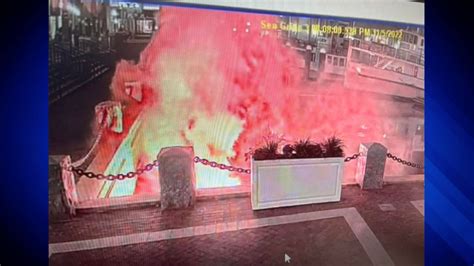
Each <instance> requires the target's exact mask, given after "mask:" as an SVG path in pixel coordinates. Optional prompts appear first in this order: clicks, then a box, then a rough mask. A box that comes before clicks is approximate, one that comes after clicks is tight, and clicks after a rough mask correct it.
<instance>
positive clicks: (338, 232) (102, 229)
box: [50, 182, 424, 265]
mask: <svg viewBox="0 0 474 266" xmlns="http://www.w3.org/2000/svg"><path fill="white" fill-rule="evenodd" d="M423 197H424V193H423V182H409V183H401V184H391V185H386V186H385V187H384V189H382V190H379V191H361V190H360V189H359V188H358V187H356V186H346V187H344V188H343V191H342V200H341V202H338V203H327V204H313V205H305V206H298V207H288V208H278V209H270V210H261V211H252V210H251V206H250V198H248V197H242V198H231V199H223V200H206V201H199V202H197V204H196V206H195V207H194V208H193V209H190V210H179V211H165V212H161V211H160V210H159V208H157V207H156V206H148V207H142V208H135V209H127V210H115V211H108V212H104V213H83V214H80V215H79V216H77V217H75V218H73V219H72V220H70V221H66V222H61V223H56V224H52V225H51V228H50V243H51V244H50V253H51V256H50V264H51V265H242V264H243V265H256V264H258V265H261V264H264V265H280V264H281V265H283V264H284V255H285V254H288V255H289V256H290V257H291V258H292V259H291V264H293V265H423V263H424V260H423V256H424V255H423V231H424V228H423V212H422V211H423V203H424V201H423Z"/></svg>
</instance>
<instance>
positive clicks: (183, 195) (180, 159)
mask: <svg viewBox="0 0 474 266" xmlns="http://www.w3.org/2000/svg"><path fill="white" fill-rule="evenodd" d="M158 163H159V166H158V170H159V173H160V187H161V200H160V201H161V209H162V210H165V209H182V208H187V207H191V206H193V205H194V201H195V199H196V175H195V173H194V150H193V148H192V147H169V148H163V149H161V151H160V153H159V154H158Z"/></svg>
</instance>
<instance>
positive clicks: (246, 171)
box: [194, 156, 250, 174]
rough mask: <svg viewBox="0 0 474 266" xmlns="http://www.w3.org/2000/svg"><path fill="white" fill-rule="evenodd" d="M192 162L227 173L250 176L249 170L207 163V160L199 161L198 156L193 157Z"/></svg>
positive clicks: (211, 162) (212, 162)
mask: <svg viewBox="0 0 474 266" xmlns="http://www.w3.org/2000/svg"><path fill="white" fill-rule="evenodd" d="M194 162H195V163H201V164H203V165H209V166H210V167H212V168H219V169H220V170H227V171H229V172H237V173H245V174H250V169H244V168H240V167H234V166H232V165H225V164H223V163H217V162H214V161H209V160H207V159H201V158H199V157H198V156H196V157H194Z"/></svg>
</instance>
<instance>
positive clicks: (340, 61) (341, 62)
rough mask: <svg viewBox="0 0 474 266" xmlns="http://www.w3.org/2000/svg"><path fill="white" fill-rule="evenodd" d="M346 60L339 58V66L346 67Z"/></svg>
mask: <svg viewBox="0 0 474 266" xmlns="http://www.w3.org/2000/svg"><path fill="white" fill-rule="evenodd" d="M345 63H346V62H345V60H344V58H339V66H344V65H345Z"/></svg>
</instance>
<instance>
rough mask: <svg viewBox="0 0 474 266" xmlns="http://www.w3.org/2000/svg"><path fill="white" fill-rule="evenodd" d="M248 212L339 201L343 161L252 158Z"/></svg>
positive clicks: (335, 159) (332, 159)
mask: <svg viewBox="0 0 474 266" xmlns="http://www.w3.org/2000/svg"><path fill="white" fill-rule="evenodd" d="M251 165H252V177H251V184H252V191H251V197H252V209H254V210H259V209H268V208H275V207H284V206H295V205H302V204H312V203H322V202H334V201H339V200H340V199H341V185H342V178H343V170H344V158H321V159H284V160H265V161H255V160H253V159H252V162H251Z"/></svg>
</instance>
